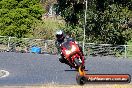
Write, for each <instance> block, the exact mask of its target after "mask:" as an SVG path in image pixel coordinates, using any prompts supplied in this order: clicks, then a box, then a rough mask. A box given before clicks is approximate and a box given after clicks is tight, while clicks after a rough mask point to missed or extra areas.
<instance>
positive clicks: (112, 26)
mask: <svg viewBox="0 0 132 88" xmlns="http://www.w3.org/2000/svg"><path fill="white" fill-rule="evenodd" d="M57 1H58V4H57V6H56V8H57V9H56V10H57V12H58V14H61V16H62V17H63V18H64V19H65V21H66V22H67V24H68V25H71V27H73V28H75V27H74V26H79V27H80V28H83V25H84V11H85V8H84V7H85V3H84V2H83V1H82V0H57ZM131 2H132V1H131V0H88V10H87V24H86V41H87V42H96V43H111V44H114V45H116V44H126V43H127V41H128V40H130V39H131V37H132V28H131V26H129V25H128V23H129V22H130V23H131V21H132V10H131V6H132V5H131V4H132V3H131ZM71 30H72V29H71ZM76 31H77V30H76Z"/></svg>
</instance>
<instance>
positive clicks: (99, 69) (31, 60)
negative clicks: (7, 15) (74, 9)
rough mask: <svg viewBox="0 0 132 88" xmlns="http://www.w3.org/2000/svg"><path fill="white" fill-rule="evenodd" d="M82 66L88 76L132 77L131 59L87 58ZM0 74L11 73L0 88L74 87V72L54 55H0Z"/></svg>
mask: <svg viewBox="0 0 132 88" xmlns="http://www.w3.org/2000/svg"><path fill="white" fill-rule="evenodd" d="M85 65H86V69H87V70H88V72H87V73H89V74H130V75H132V59H124V58H120V59H119V58H114V57H86V62H85ZM0 70H6V71H8V72H9V73H10V74H9V76H7V77H4V78H0V85H34V84H47V83H56V84H77V83H76V79H75V77H76V73H77V72H76V71H74V70H71V69H70V68H69V66H67V65H65V64H62V63H60V62H59V61H58V56H56V55H45V54H31V53H13V52H1V53H0Z"/></svg>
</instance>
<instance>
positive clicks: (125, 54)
mask: <svg viewBox="0 0 132 88" xmlns="http://www.w3.org/2000/svg"><path fill="white" fill-rule="evenodd" d="M124 47H125V58H127V45H124Z"/></svg>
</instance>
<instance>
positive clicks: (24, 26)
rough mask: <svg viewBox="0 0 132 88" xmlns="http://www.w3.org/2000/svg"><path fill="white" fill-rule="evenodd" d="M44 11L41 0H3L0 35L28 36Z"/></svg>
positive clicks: (0, 3)
mask: <svg viewBox="0 0 132 88" xmlns="http://www.w3.org/2000/svg"><path fill="white" fill-rule="evenodd" d="M43 12H44V11H43V8H42V6H41V5H40V3H39V0H1V1H0V35H4V36H15V37H18V38H21V37H28V36H29V34H31V28H32V25H33V23H35V22H36V20H41V17H42V13H43Z"/></svg>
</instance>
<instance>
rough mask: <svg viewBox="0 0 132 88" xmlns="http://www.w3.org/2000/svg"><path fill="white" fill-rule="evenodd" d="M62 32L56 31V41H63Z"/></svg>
mask: <svg viewBox="0 0 132 88" xmlns="http://www.w3.org/2000/svg"><path fill="white" fill-rule="evenodd" d="M64 37H65V36H64V32H63V31H62V30H58V31H56V38H57V39H58V40H62V39H64Z"/></svg>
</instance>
